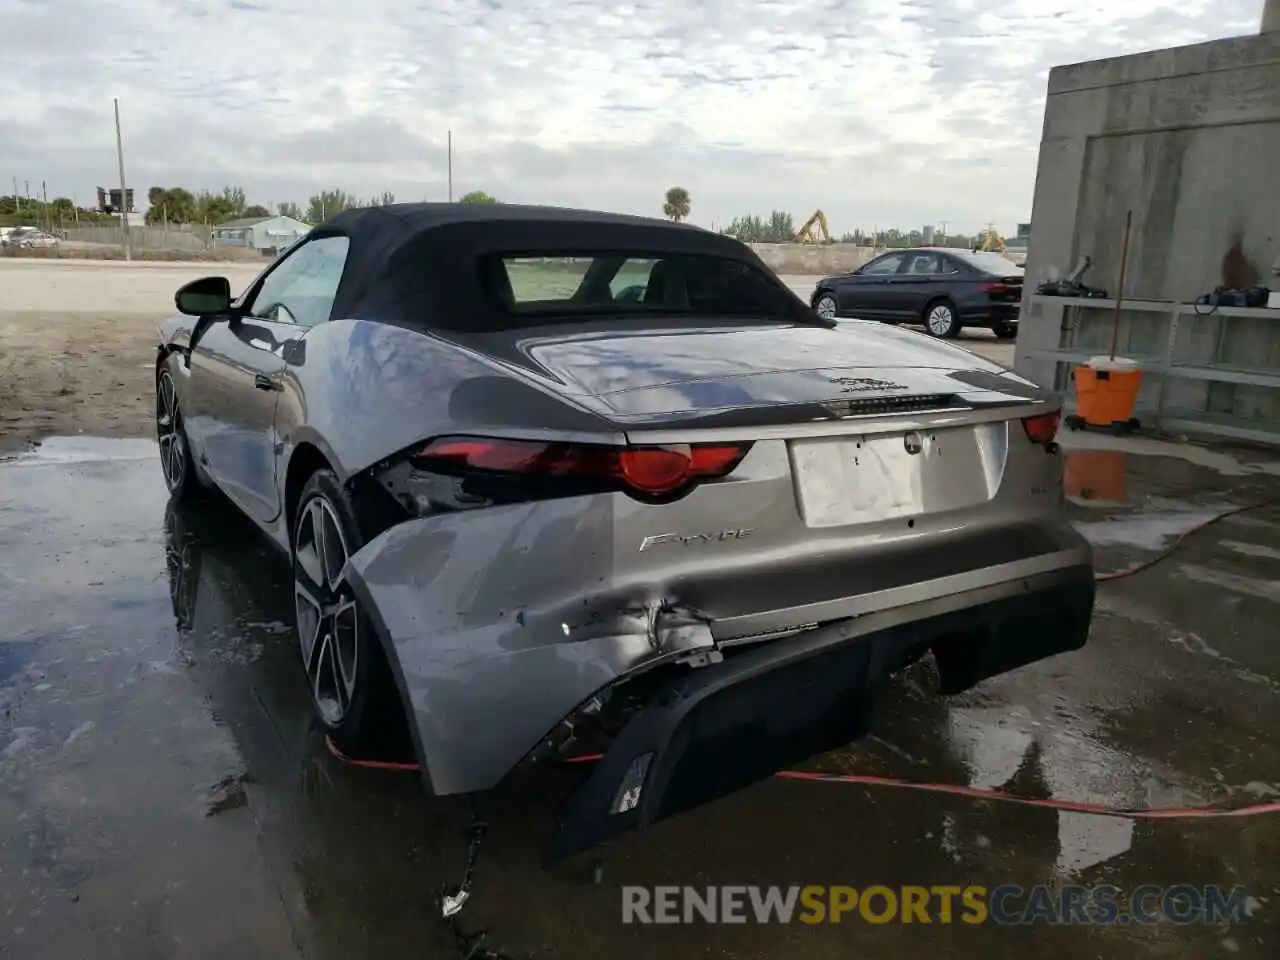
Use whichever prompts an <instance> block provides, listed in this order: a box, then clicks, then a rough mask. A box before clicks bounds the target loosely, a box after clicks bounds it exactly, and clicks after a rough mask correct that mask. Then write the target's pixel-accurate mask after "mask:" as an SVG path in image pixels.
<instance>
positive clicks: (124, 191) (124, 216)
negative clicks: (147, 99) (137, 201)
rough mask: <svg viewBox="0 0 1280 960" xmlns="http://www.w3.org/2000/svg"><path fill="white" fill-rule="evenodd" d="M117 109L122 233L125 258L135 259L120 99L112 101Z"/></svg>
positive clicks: (117, 147) (117, 150)
mask: <svg viewBox="0 0 1280 960" xmlns="http://www.w3.org/2000/svg"><path fill="white" fill-rule="evenodd" d="M111 102H112V103H113V104H114V105H115V109H116V160H117V162H118V163H119V164H120V233H121V236H122V237H123V239H124V258H125V260H132V259H133V251H132V249H131V248H130V246H129V190H128V188H126V187H125V183H124V141H123V140H122V139H121V138H120V100H119V98H118V97H116V98H112V101H111Z"/></svg>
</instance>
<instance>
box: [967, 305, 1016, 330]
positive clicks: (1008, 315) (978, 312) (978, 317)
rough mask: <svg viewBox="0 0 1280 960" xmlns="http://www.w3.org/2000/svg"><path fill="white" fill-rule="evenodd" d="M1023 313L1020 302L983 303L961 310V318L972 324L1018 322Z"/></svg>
mask: <svg viewBox="0 0 1280 960" xmlns="http://www.w3.org/2000/svg"><path fill="white" fill-rule="evenodd" d="M1020 314H1021V304H1019V303H1007V304H1006V303H992V304H983V305H982V306H979V307H974V308H973V309H970V310H961V311H960V319H961V321H962V322H963V323H967V324H969V325H970V326H979V325H983V324H986V325H991V324H996V323H1017V322H1018V318H1019V316H1020Z"/></svg>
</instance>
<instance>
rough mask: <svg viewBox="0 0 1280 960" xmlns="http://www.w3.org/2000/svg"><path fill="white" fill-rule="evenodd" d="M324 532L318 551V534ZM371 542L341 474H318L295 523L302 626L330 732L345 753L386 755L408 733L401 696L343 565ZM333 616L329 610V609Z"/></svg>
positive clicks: (315, 703)
mask: <svg viewBox="0 0 1280 960" xmlns="http://www.w3.org/2000/svg"><path fill="white" fill-rule="evenodd" d="M317 530H320V531H321V538H320V540H319V547H318V549H317V537H316V531H317ZM363 545H364V540H363V538H362V537H361V536H360V528H359V525H358V524H357V522H356V518H355V511H354V509H353V508H352V506H351V501H350V500H349V499H348V497H347V493H346V491H345V490H343V488H342V485H341V484H340V483H339V481H338V477H337V475H336V474H335V473H334V472H333V471H332V470H329V469H327V468H322V469H320V470H317V471H316V472H315V473H313V474H312V475H311V477H310V479H308V480H307V482H306V485H305V486H304V487H303V488H302V493H301V494H300V495H299V497H298V506H297V509H296V511H295V513H294V516H293V523H292V525H291V550H290V553H291V555H292V558H293V579H294V625H295V627H296V628H297V631H298V648H299V652H300V653H301V655H302V666H303V670H304V672H305V675H306V679H307V688H308V690H309V692H310V694H311V703H312V707H313V708H314V709H315V715H316V718H317V720H318V721H319V723H320V725H321V727H322V728H323V729H324V732H325V733H326V734H328V735H329V737H330V738H331V739H332V740H333V741H334V743H335V744H337V745H338V746H339V747H340V748H341V749H342V750H343V751H344V752H345V751H351V750H354V751H356V752H358V753H366V754H367V752H368V751H369V750H370V749H373V750H376V751H377V752H379V753H381V752H383V748H384V747H385V746H386V745H387V744H388V743H390V742H391V741H392V740H399V739H401V738H400V737H399V736H397V735H398V734H400V733H402V732H403V730H404V723H403V716H402V714H401V712H400V701H399V696H398V694H397V692H396V688H395V683H394V681H393V679H392V677H391V670H390V668H389V667H388V666H387V661H386V656H385V655H384V654H383V651H382V647H381V644H380V643H379V642H378V639H377V637H376V636H375V634H374V628H373V623H372V622H371V621H370V619H369V617H368V615H367V614H366V613H365V611H364V610H363V608H362V607H361V605H360V602H359V601H358V600H357V599H356V597H355V595H354V593H353V592H352V591H351V585H350V583H348V582H347V581H346V579H345V576H344V572H343V569H342V568H343V566H344V565H345V563H346V560H347V559H348V558H349V557H350V556H351V555H352V554H354V553H355V552H356V551H357V550H359V549H360V547H361V546H363ZM326 611H327V612H326Z"/></svg>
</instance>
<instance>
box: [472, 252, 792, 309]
mask: <svg viewBox="0 0 1280 960" xmlns="http://www.w3.org/2000/svg"><path fill="white" fill-rule="evenodd" d="M481 280H482V283H483V285H484V287H485V290H486V293H488V294H489V295H490V296H491V297H493V298H494V299H496V300H497V301H498V302H499V303H500V304H501V305H502V306H503V308H504V309H505V310H506V311H507V312H508V314H511V315H513V318H519V319H518V320H517V322H518V323H519V324H520V325H522V326H523V325H526V324H529V323H533V322H539V321H541V322H552V321H559V320H564V319H571V318H573V317H576V316H579V315H582V316H591V315H599V314H602V313H607V314H609V315H612V316H618V317H624V316H631V315H644V314H649V313H663V314H682V315H694V316H733V317H744V318H751V317H765V318H771V319H772V318H776V319H780V320H793V319H794V318H795V315H796V304H795V300H794V298H793V297H792V295H791V294H790V293H789V292H788V291H787V290H786V289H785V288H784V287H782V286H781V284H780V282H779V281H778V280H776V279H775V278H774V277H772V276H770V275H769V274H767V273H766V272H764V271H763V270H761V269H759V268H758V267H755V266H752V265H751V264H749V263H743V262H741V261H738V260H733V259H731V258H727V257H717V256H709V255H705V254H687V253H680V254H663V253H653V254H645V255H640V254H635V253H628V254H616V255H614V254H607V253H565V254H563V255H556V256H520V255H491V256H488V257H485V258H483V259H482V263H481Z"/></svg>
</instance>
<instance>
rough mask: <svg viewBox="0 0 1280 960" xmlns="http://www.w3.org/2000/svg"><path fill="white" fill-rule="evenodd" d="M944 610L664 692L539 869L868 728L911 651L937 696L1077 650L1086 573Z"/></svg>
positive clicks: (608, 759)
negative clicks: (931, 660)
mask: <svg viewBox="0 0 1280 960" xmlns="http://www.w3.org/2000/svg"><path fill="white" fill-rule="evenodd" d="M987 593H988V594H989V596H988V597H987V598H986V599H985V600H982V601H980V602H979V603H977V604H976V605H975V604H973V603H972V601H973V600H974V599H976V598H974V597H972V596H970V597H967V598H963V599H964V600H965V601H968V604H967V605H964V606H961V605H959V604H960V603H961V602H963V601H962V600H961V598H955V597H953V598H942V599H940V600H936V601H932V602H931V603H930V604H928V606H931V607H932V608H933V609H931V610H917V611H915V612H916V613H917V614H923V616H919V617H917V618H916V619H912V620H908V621H902V619H901V611H887V612H885V613H881V614H871V615H869V616H867V617H860V618H855V619H853V620H847V621H844V622H841V623H837V624H833V625H829V626H825V627H819V628H815V629H812V630H809V631H806V632H805V633H802V634H799V635H797V636H794V637H790V638H788V639H787V640H786V641H785V642H781V643H772V644H764V645H761V646H759V647H755V648H752V649H748V650H744V651H742V652H740V653H738V654H737V655H736V656H734V657H732V658H731V659H727V660H725V661H724V662H723V663H720V664H717V665H716V666H714V667H712V668H708V669H705V670H697V671H693V672H691V673H689V674H687V675H686V676H684V677H683V678H681V679H680V680H679V681H677V682H673V683H672V684H670V685H668V686H667V687H666V688H665V689H664V690H662V691H661V692H660V693H659V694H658V695H657V696H656V697H654V699H653V700H652V701H651V703H650V704H649V706H648V707H647V708H646V709H645V710H644V711H643V712H641V713H639V714H637V715H636V716H635V717H634V718H633V719H632V720H631V721H630V723H629V724H628V725H627V726H626V727H625V728H624V729H623V731H622V732H621V734H619V736H618V737H617V739H616V740H615V741H614V742H613V744H612V745H611V746H610V748H609V750H608V752H607V753H606V754H605V755H604V757H603V758H602V759H601V761H600V763H599V764H598V765H597V766H596V767H595V769H594V770H593V771H592V773H591V775H590V777H589V778H588V779H587V781H586V783H585V784H584V786H583V787H582V788H581V789H580V790H579V791H578V792H577V793H576V794H575V795H574V796H573V797H572V798H571V800H570V801H569V803H568V805H567V806H566V808H565V810H564V811H563V814H562V816H561V818H560V821H559V823H558V826H557V830H556V833H555V835H554V836H553V838H552V841H551V844H550V847H549V849H548V850H547V854H546V859H547V862H548V863H554V862H557V861H559V860H562V859H564V858H565V857H568V856H571V855H573V854H575V853H577V852H579V851H582V850H585V849H587V848H589V847H592V846H594V845H596V844H598V843H600V842H602V841H604V840H606V839H608V838H609V837H612V836H615V835H617V834H619V833H623V832H626V831H629V830H635V829H640V828H642V827H646V826H648V825H650V824H653V823H655V822H657V821H659V820H663V819H665V818H667V817H670V816H672V815H674V814H677V813H681V812H683V811H686V810H689V809H692V808H694V807H697V806H700V805H702V804H704V803H708V802H710V801H712V800H715V799H717V798H719V797H723V796H726V795H728V794H730V793H733V792H735V791H737V790H740V789H742V788H743V787H746V786H748V785H750V784H752V783H755V782H758V781H760V780H763V779H765V778H767V777H769V776H771V775H772V774H774V773H776V772H777V771H779V770H782V769H784V768H786V767H788V766H790V765H793V764H797V763H800V762H802V761H804V760H806V759H808V758H810V757H812V756H814V755H815V754H818V753H822V752H824V751H826V750H830V749H833V748H835V747H839V746H841V745H843V744H847V743H849V742H850V741H853V740H856V739H858V738H859V737H861V736H863V735H864V734H865V733H866V732H867V731H868V729H869V727H870V723H871V717H872V710H873V706H874V694H873V683H874V681H875V680H877V679H878V678H879V677H881V676H883V675H884V673H885V672H886V668H887V667H889V666H891V665H893V664H896V663H900V662H901V660H902V656H903V655H904V654H905V653H907V652H909V651H912V650H916V649H920V648H922V647H927V648H929V649H931V650H932V651H933V653H934V656H935V658H936V660H937V664H938V669H939V674H940V681H941V682H940V687H941V692H943V693H956V692H959V691H961V690H964V689H967V688H968V687H971V686H973V685H974V684H975V683H978V682H979V681H981V680H984V679H986V678H988V677H992V676H995V675H997V674H1000V673H1004V672H1006V671H1008V670H1012V669H1015V668H1017V667H1020V666H1023V665H1025V664H1028V663H1032V662H1034V661H1036V660H1041V659H1044V658H1046V657H1050V656H1053V655H1055V654H1058V653H1063V652H1066V651H1069V650H1076V649H1079V648H1080V647H1082V646H1084V644H1085V641H1086V639H1087V637H1088V632H1089V623H1090V620H1091V618H1092V613H1093V600H1094V580H1093V570H1092V568H1091V567H1077V568H1073V569H1067V570H1061V571H1057V572H1055V573H1051V574H1046V575H1041V576H1039V577H1036V578H1032V579H1028V580H1025V581H1021V582H1019V583H1018V584H1016V585H1015V584H1009V585H1004V586H1002V587H993V588H989V589H988V591H987Z"/></svg>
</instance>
